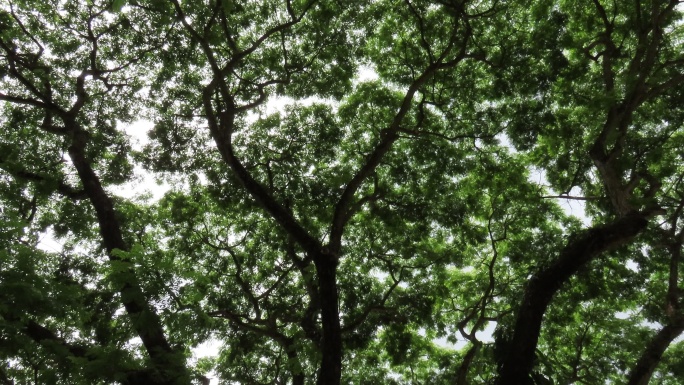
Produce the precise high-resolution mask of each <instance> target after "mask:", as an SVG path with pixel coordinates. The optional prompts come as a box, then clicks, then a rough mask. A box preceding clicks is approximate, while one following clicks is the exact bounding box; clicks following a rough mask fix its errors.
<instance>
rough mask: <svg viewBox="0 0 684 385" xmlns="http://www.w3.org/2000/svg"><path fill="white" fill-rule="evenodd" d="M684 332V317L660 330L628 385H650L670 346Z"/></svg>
mask: <svg viewBox="0 0 684 385" xmlns="http://www.w3.org/2000/svg"><path fill="white" fill-rule="evenodd" d="M683 331H684V316H680V317H678V318H677V319H675V320H673V322H671V323H669V324H667V325H666V326H665V327H663V328H662V329H660V331H659V332H658V334H656V335H655V336H654V337H653V339H652V340H651V342H650V343H649V344H648V346H647V347H646V350H645V351H644V352H643V353H642V354H641V357H639V361H637V363H636V365H635V366H634V368H633V369H632V371H631V372H630V374H629V376H628V380H627V385H648V382H649V381H650V379H651V376H652V375H653V371H655V368H656V367H657V366H658V363H660V359H661V358H662V357H663V353H665V350H666V349H667V347H668V346H670V344H671V343H672V341H674V340H675V339H676V338H677V337H678V336H679V335H680V334H682V332H683Z"/></svg>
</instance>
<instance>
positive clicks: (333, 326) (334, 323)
mask: <svg viewBox="0 0 684 385" xmlns="http://www.w3.org/2000/svg"><path fill="white" fill-rule="evenodd" d="M334 258H335V257H334V256H333V255H330V254H322V255H320V256H319V257H318V258H316V259H315V264H316V272H317V274H318V290H319V293H320V299H321V323H322V324H323V338H322V341H321V353H322V355H323V357H322V359H321V367H320V370H319V373H318V380H317V381H316V384H317V385H339V384H340V379H341V376H342V328H341V326H340V313H339V298H338V294H337V261H336V260H334Z"/></svg>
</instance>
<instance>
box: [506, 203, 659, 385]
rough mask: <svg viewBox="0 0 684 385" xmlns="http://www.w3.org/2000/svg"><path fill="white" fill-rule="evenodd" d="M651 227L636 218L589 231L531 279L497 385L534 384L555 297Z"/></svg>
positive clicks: (625, 218) (631, 216)
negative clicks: (548, 311) (545, 325)
mask: <svg viewBox="0 0 684 385" xmlns="http://www.w3.org/2000/svg"><path fill="white" fill-rule="evenodd" d="M647 224H648V221H647V220H646V219H645V218H644V217H643V216H641V215H637V214H634V215H629V216H625V217H622V218H620V219H618V220H616V221H614V222H613V223H611V224H608V225H604V226H598V227H594V228H592V229H589V230H588V231H586V232H585V233H584V234H582V235H580V236H578V237H577V239H575V240H573V241H570V243H569V244H568V245H567V246H566V247H565V248H564V249H563V251H561V254H560V256H559V258H558V259H557V260H556V261H555V262H554V263H553V264H552V265H550V266H549V267H547V268H545V269H542V270H541V271H540V272H539V273H537V274H535V275H534V276H532V277H531V278H530V279H529V281H528V283H527V288H526V290H525V295H524V298H523V301H522V304H521V305H520V308H519V310H518V313H517V320H516V323H515V329H514V332H513V339H512V341H511V342H510V347H509V350H508V355H507V357H506V358H505V360H504V362H503V365H502V366H501V367H500V368H499V378H498V379H497V382H496V384H497V385H525V384H528V383H530V373H531V372H532V367H533V363H534V357H535V350H536V348H537V342H538V340H539V333H540V331H541V324H542V319H543V317H544V313H545V312H546V309H547V308H548V305H549V303H550V302H551V299H552V298H553V296H554V295H555V294H556V293H557V292H558V291H559V290H560V288H561V286H562V285H563V284H564V283H565V282H567V281H568V280H569V279H570V278H571V277H572V276H573V275H575V274H576V273H577V272H578V271H579V270H580V269H581V268H582V267H583V266H585V265H587V264H588V263H589V262H590V261H592V260H593V259H594V258H596V257H597V256H598V255H599V254H600V253H602V252H604V251H607V250H610V249H613V248H616V247H618V246H621V245H624V244H626V243H627V242H629V241H630V240H631V239H632V238H634V237H635V236H636V235H638V234H639V233H640V232H641V231H643V230H644V229H645V228H646V225H647Z"/></svg>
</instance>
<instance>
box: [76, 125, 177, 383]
mask: <svg viewBox="0 0 684 385" xmlns="http://www.w3.org/2000/svg"><path fill="white" fill-rule="evenodd" d="M68 126H71V127H73V128H72V130H71V131H72V133H73V139H72V144H71V146H70V147H69V157H70V158H71V161H72V162H73V164H74V167H76V171H77V172H78V176H79V178H80V180H81V183H83V188H84V190H85V192H86V194H87V195H88V198H89V199H90V202H91V204H92V205H93V207H94V208H95V211H96V213H97V221H98V224H99V227H100V235H101V236H102V240H103V243H104V246H105V249H106V250H107V255H108V257H109V260H110V261H115V262H124V261H123V260H122V259H121V258H120V257H118V256H116V255H115V250H117V249H118V250H121V251H129V250H130V248H129V246H128V245H127V244H126V242H125V241H124V239H123V234H122V231H121V223H120V221H119V219H118V218H117V216H116V212H115V210H114V204H113V203H112V200H111V199H110V197H109V196H108V195H107V193H106V192H105V190H104V188H103V187H102V184H101V182H100V179H99V178H98V176H97V174H96V173H95V171H94V170H93V168H92V166H91V164H90V162H89V161H88V160H87V158H86V155H85V147H86V144H87V141H88V134H87V132H86V131H84V130H83V129H81V128H80V127H78V126H77V124H76V123H75V122H71V124H70V125H68ZM121 277H122V279H121V282H120V284H121V287H120V288H119V292H120V293H121V301H122V302H123V305H124V308H125V309H126V312H127V313H128V316H129V317H130V318H131V321H132V322H131V323H132V325H133V328H134V329H135V331H136V333H137V334H138V336H139V337H140V339H141V340H142V343H143V346H144V347H145V350H146V351H147V353H148V354H149V356H150V359H151V361H152V363H153V366H154V369H155V371H157V372H158V374H157V376H156V377H157V378H158V380H157V382H155V383H156V384H160V385H161V384H165V385H166V384H168V385H172V384H184V383H185V384H187V383H189V382H190V377H189V375H188V373H187V370H186V367H185V362H184V358H183V356H182V355H181V354H180V353H179V352H176V351H174V349H172V348H171V345H170V344H169V342H168V341H167V339H166V336H165V334H164V328H163V325H162V323H161V320H160V319H159V316H158V315H157V313H156V312H155V311H154V310H153V309H152V308H151V307H150V305H149V304H148V303H147V301H146V299H145V295H144V293H143V291H142V288H141V287H140V285H139V282H138V279H137V277H136V274H135V270H134V269H133V268H132V267H128V268H126V269H125V270H124V271H123V273H122V274H121Z"/></svg>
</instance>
